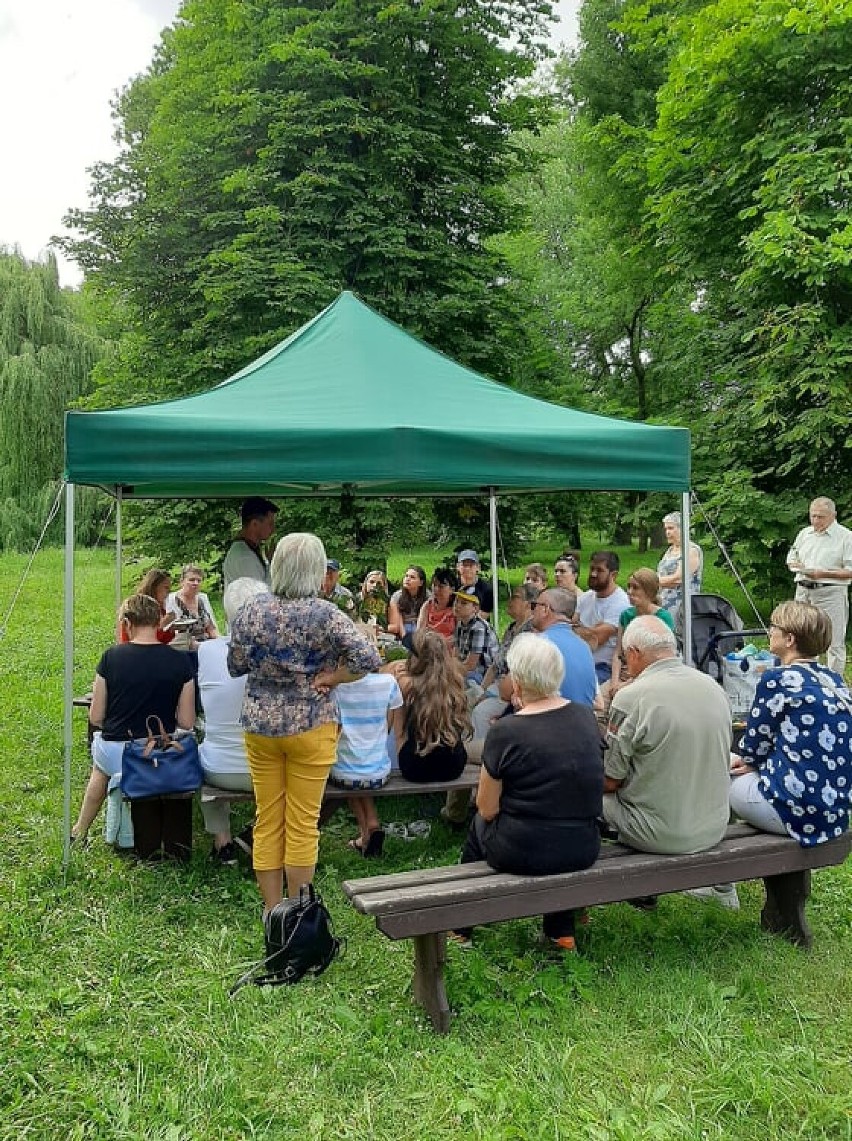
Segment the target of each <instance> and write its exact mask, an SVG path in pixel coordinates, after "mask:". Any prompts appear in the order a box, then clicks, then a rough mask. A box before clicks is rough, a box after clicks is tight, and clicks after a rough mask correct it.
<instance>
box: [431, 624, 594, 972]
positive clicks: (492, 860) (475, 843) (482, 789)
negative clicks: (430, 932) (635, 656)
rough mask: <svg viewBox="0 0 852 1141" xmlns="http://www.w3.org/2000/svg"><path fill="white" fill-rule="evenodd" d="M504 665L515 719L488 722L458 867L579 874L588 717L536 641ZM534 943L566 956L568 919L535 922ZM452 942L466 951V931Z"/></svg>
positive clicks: (584, 861) (590, 758) (524, 639)
mask: <svg viewBox="0 0 852 1141" xmlns="http://www.w3.org/2000/svg"><path fill="white" fill-rule="evenodd" d="M506 661H507V664H508V666H509V677H510V678H511V682H512V702H513V704H514V705H515V715H514V716H513V717H503V718H501V719H500V720H499V721H496V722H495V723H494V724H493V725H492V726H491V728H490V729H489V730H488V736H487V737H486V738H485V745H484V747H483V750H482V773H481V775H480V778H479V789H478V792H477V796H476V807H477V813H476V816H474V818H473V820H472V822H471V825H470V830H469V832H468V834H467V840H466V841H465V845H464V849H463V851H462V856H461V862H462V863H463V864H468V863H473V862H474V861H476V860H487V862H488V863H489V864H490V865H491V867H492V868H494V869H495V870H497V871H499V872H514V873H516V874H519V875H553V874H555V873H557V872H573V871H579V870H580V869H581V868H588V867H590V866H591V865H592V864H593V863H594V862H595V860H596V859H597V858H598V852H599V851H600V842H601V841H600V831H599V829H598V817H599V816H600V812H601V800H602V797H603V780H604V776H603V764H602V762H601V753H602V744H601V737H600V733H599V731H598V725H597V721H596V720H595V715H594V713H593V712H592V710H591V708H590V707H589V706H588V705H580V704H578V703H576V702H573V701H566V700H565V698H564V697H562V696H560V693H559V687H560V685H561V684H562V678H563V675H564V673H565V664H564V662H563V659H562V655H561V654H560V652H559V650H558V649H557V647H556V646H555V645H554V644H553V643H552V642H549V641H548V640H547V639H546V638H541V637H539V636H538V635H537V634H519V635H518V637H517V638H516V639H515V640H514V642H513V643H512V645H511V646H510V647H509V650H508V653H507V655H506ZM544 934H545V936H546V937H547V938H548V939H549V940H550V942H551V943H552V944H553V945H554V946H555V947H557V948H559V949H560V950H564V951H573V950H575V949H576V948H575V943H574V912H573V911H559V912H553V913H552V914H550V915H545V917H544ZM452 937H453V938H455V939H456V941H458V942H461V943H467V942H468V941H469V939H470V931H469V930H460V931H456V932H453V933H452Z"/></svg>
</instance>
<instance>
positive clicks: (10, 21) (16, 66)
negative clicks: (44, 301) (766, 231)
mask: <svg viewBox="0 0 852 1141" xmlns="http://www.w3.org/2000/svg"><path fill="white" fill-rule="evenodd" d="M579 6H580V0H558V2H554V9H555V10H556V11H557V12H558V15H559V24H558V26H557V29H556V32H555V34H554V40H553V42H554V46H558V45H559V44H560V43H573V42H574V39H575V36H576V12H577V9H578V8H579ZM178 7H179V0H0V107H2V112H0V154H2V155H3V175H2V178H0V246H7V247H13V246H17V247H19V248H20V250H21V251H22V253H23V254H24V255H25V256H26V257H28V258H36V257H38V256H39V255H40V254H41V253H42V252H43V251H44V249H45V247H46V246H47V244H48V242H49V241H50V237H51V235H52V234H56V233H59V232H61V230H62V222H61V219H62V215H63V214H64V213H65V212H66V210H68V209H69V208H70V207H72V206H85V205H86V203H87V191H88V177H87V175H86V168H87V167H89V166H91V165H92V163H94V162H97V161H99V160H103V159H110V158H112V156H113V155H114V153H115V146H114V143H113V141H112V121H111V119H110V101H111V99H112V98H113V95H114V94H115V92H116V91H117V90H118V89H119V88H121V87H123V86H124V84H125V83H127V81H128V80H129V79H130V78H131V77H132V76H133V75H136V74H137V73H138V72H140V71H144V70H145V68H146V67H147V66H148V63H149V62H150V60H151V54H152V51H153V48H154V46H155V44H156V43H157V40H158V39H159V35H160V31H161V30H162V28H164V27H165V26H166V25H167V24H169V23H171V21H172V20H173V19H174V16H175V13H176V12H177V9H178ZM60 273H61V277H62V281H63V284H66V285H71V284H76V283H77V282H78V281H79V279H80V275H79V272H78V271H77V267H76V266H74V265H73V264H66V263H63V262H60Z"/></svg>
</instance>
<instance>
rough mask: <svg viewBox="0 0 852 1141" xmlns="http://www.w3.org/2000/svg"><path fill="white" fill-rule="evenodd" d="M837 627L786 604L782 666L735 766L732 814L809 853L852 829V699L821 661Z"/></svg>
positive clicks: (772, 640) (767, 679)
mask: <svg viewBox="0 0 852 1141" xmlns="http://www.w3.org/2000/svg"><path fill="white" fill-rule="evenodd" d="M830 645H831V620H830V619H829V617H828V615H827V614H825V613H823V611H822V610H817V608H816V607H815V606H811V605H810V603H807V602H782V603H781V604H780V605H779V606H776V607H775V609H774V610H773V611H772V616H771V618H770V620H769V649H770V650H771V651H772V653H773V654H775V655H776V657H778V659H779V660H780V662H781V665H780V667H778V668H777V669H769V670H766V672H765V673H764V674H763V675H762V677H761V678H760V681H759V682H758V683H757V690H756V692H755V695H754V701H753V702H752V708H751V712H750V713H749V716H748V721H747V722H746V727H745V732H744V733H743V737H742V740H741V741H740V745H739V755H738V756H735V757H734V758H733V761H732V765H731V775H732V776H734V777H736V778H737V779H735V780H734V781H733V783H732V784H731V807H732V808H733V810H734V812H735V813H736V814H737V816H740V817H742V819H743V820H746V821H748V823H749V824H753V825H754V826H755V828H760V829H762V830H763V831H764V832H778V833H780V834H781V835H784V834H787V835H790V836H792V837H793V838H794V839H796V840H798V842H799V843H800V844H801V845H802V846H803V847H811V846H812V845H814V844H822V843H824V842H825V841H826V840H832V839H834V837H836V836H840V835H841V834H842V833H843V832H845V830H846V829H847V827H848V826H849V796H850V785H852V693H850V690H849V686H848V685H846V683H845V682H844V680H843V678H842V677H841V676H840V674H838V673H835V672H834V670H830V669H829V668H828V667H827V666H822V665H820V664H819V661H818V660H817V658H818V655H820V654H823V653H825V651H826V650H827V649H828V647H829V646H830Z"/></svg>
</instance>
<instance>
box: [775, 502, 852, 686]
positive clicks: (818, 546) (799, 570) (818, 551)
mask: <svg viewBox="0 0 852 1141" xmlns="http://www.w3.org/2000/svg"><path fill="white" fill-rule="evenodd" d="M808 515H809V517H810V521H811V525H810V527H803V528H802V530H801V531H800V532H799V533H798V535H797V536H796V538H795V540H794V541H793V545H792V547H791V548H790V551H789V554H788V555H787V566H788V567H789V568H790V570H791V571H792V572H793V574H794V575H795V576H796V601H797V602H810V603H812V605H814V606H816V607H817V608H818V609H820V610H822V611H824V613H825V614H827V615H828V618H829V620H830V621H831V635H832V636H831V646H830V647H829V650H828V668H829V669H830V670H835V671H836V672H837V673H839V674H840V676H841V677H843V671H844V670H845V668H846V626H847V623H848V621H849V583H850V581H852V531H850V530H849V528H848V527H841V525H840V524H839V523H838V522H837V509H836V507H835V505H834V502H833V501H832V500H831V499H827V498H826V497H825V496H822V495H821V496H819V497H818V498H816V499H815V500H814V501H813V502H812V503H811V505H810V508H809V511H808Z"/></svg>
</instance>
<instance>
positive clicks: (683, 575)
mask: <svg viewBox="0 0 852 1141" xmlns="http://www.w3.org/2000/svg"><path fill="white" fill-rule="evenodd" d="M691 503H692V500H691V496H690V493H689V492H688V491H685V492H684V493H683V495H682V497H681V512H680V587H681V615H682V620H683V660H684V661H685V662H686V664H687V665H688V666H691V665H692V664H693V663H692V602H691V596H690V593H689V580H690V578H691V577H692V575H691V574H690V571H689V568H690V563H691V562H692V555H691V553H690V549H689V523H690V514H689V512H690V507H691Z"/></svg>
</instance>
